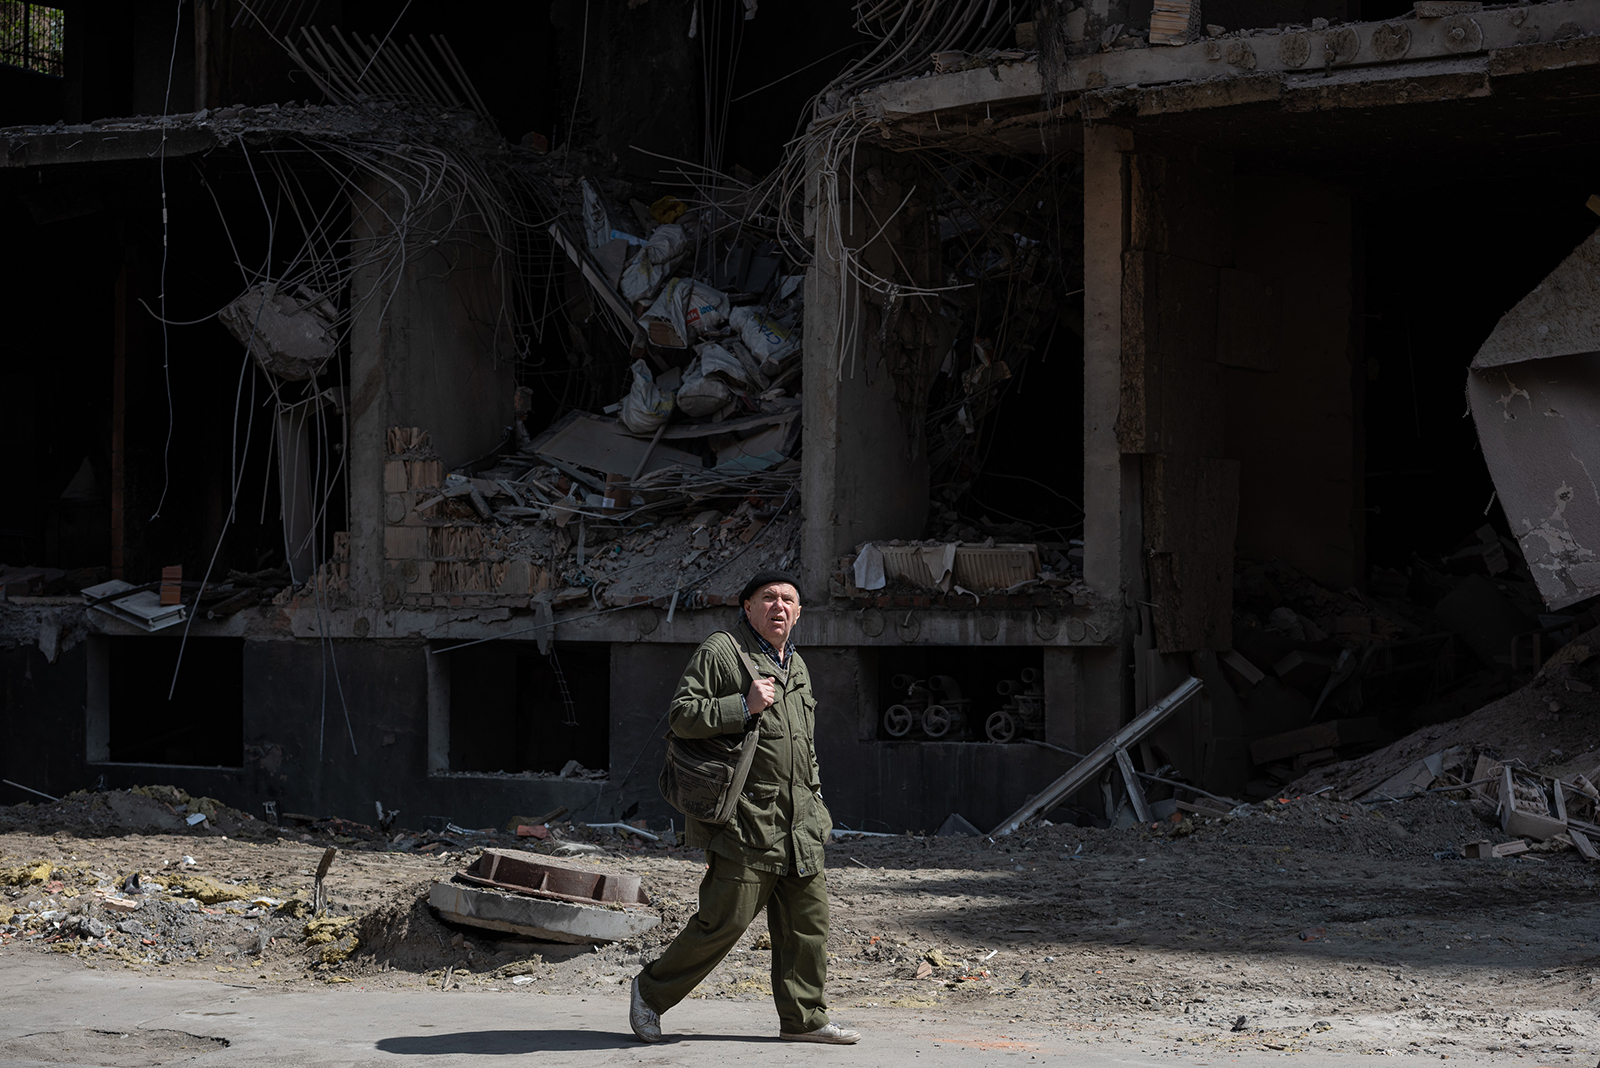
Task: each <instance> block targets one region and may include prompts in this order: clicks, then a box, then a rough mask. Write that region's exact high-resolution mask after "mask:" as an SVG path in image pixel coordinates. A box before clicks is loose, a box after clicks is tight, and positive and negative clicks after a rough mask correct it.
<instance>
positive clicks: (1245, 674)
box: [1222, 649, 1267, 687]
mask: <svg viewBox="0 0 1600 1068" xmlns="http://www.w3.org/2000/svg"><path fill="white" fill-rule="evenodd" d="M1222 662H1223V663H1224V664H1226V665H1228V666H1229V667H1231V668H1232V669H1233V670H1235V671H1237V672H1238V673H1239V675H1240V677H1241V678H1243V679H1244V681H1245V682H1246V683H1248V684H1249V685H1250V686H1252V687H1254V686H1255V685H1256V683H1258V682H1260V681H1261V680H1262V679H1264V678H1266V677H1267V673H1266V672H1264V671H1262V670H1261V669H1260V668H1258V667H1256V666H1255V665H1254V664H1252V663H1250V661H1248V660H1246V659H1245V658H1244V656H1243V654H1241V653H1240V652H1239V651H1238V650H1237V649H1232V650H1229V651H1228V652H1226V653H1224V654H1222Z"/></svg>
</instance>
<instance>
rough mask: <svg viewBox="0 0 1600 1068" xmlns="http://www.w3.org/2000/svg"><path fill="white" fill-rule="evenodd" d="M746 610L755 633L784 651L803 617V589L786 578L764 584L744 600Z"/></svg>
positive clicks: (745, 612) (780, 650)
mask: <svg viewBox="0 0 1600 1068" xmlns="http://www.w3.org/2000/svg"><path fill="white" fill-rule="evenodd" d="M744 614H745V616H746V617H747V618H748V619H749V620H750V625H751V626H752V627H754V628H756V633H757V634H759V635H761V636H762V637H763V638H765V639H767V641H769V642H771V643H772V646H773V648H775V649H777V650H778V651H779V652H782V651H783V647H784V645H786V644H787V643H788V641H789V632H790V631H792V630H794V624H795V621H796V620H797V619H799V618H800V591H799V590H797V589H795V588H794V587H793V586H791V585H789V584H788V583H787V582H774V583H773V584H772V585H770V586H763V587H761V588H760V589H759V590H757V591H756V592H755V595H754V596H753V597H751V598H750V599H749V600H748V601H746V602H745V603H744Z"/></svg>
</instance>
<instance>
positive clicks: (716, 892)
mask: <svg viewBox="0 0 1600 1068" xmlns="http://www.w3.org/2000/svg"><path fill="white" fill-rule="evenodd" d="M706 859H707V860H708V861H709V865H708V866H707V868H706V875H705V878H704V879H702V880H701V881H700V911H699V912H697V913H695V915H694V916H693V917H692V918H691V919H690V920H689V922H688V923H687V924H685V925H684V928H683V930H682V931H679V932H678V937H677V938H674V939H673V940H672V944H671V945H670V946H668V947H667V949H666V952H664V953H662V954H661V956H659V957H657V958H656V959H655V960H653V961H651V962H650V963H649V964H647V965H645V968H644V971H642V972H640V973H639V993H640V994H641V995H643V997H644V1000H645V1003H646V1004H648V1005H649V1006H650V1007H651V1008H652V1009H654V1010H656V1011H657V1012H666V1011H667V1010H668V1009H670V1008H672V1007H673V1006H674V1005H676V1004H677V1003H678V1002H680V1001H682V1000H683V999H684V998H686V997H688V996H689V991H691V990H693V989H694V988H695V987H696V986H698V985H699V984H700V981H701V980H703V979H704V978H705V977H706V976H708V975H710V974H711V970H712V969H713V968H715V967H716V966H717V965H718V964H720V963H721V962H722V958H723V957H726V956H727V955H728V951H729V950H730V949H732V948H733V945H734V943H735V942H737V941H739V936H740V935H742V934H744V932H745V930H746V929H747V928H748V927H749V926H750V923H751V921H753V920H754V919H755V918H756V915H757V914H758V913H759V912H760V911H761V909H762V907H763V906H765V907H766V910H767V930H768V931H769V932H771V934H772V1000H773V1001H774V1002H775V1003H776V1004H777V1006H778V1026H779V1029H780V1030H781V1031H783V1032H785V1033H787V1034H796V1033H799V1032H804V1031H815V1030H816V1029H817V1028H819V1027H823V1026H825V1025H826V1024H827V1023H828V1007H827V1005H826V1004H824V1003H823V993H822V986H823V983H824V982H825V981H826V980H827V976H828V886H827V882H826V881H825V879H824V877H823V875H822V873H820V872H818V873H817V874H815V875H804V876H801V875H774V874H772V873H771V872H767V871H760V870H758V869H756V868H747V867H745V866H744V865H743V864H740V863H739V862H738V861H734V860H729V859H728V858H727V857H723V856H719V855H717V854H715V853H708V854H706Z"/></svg>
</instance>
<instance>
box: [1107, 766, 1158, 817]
mask: <svg viewBox="0 0 1600 1068" xmlns="http://www.w3.org/2000/svg"><path fill="white" fill-rule="evenodd" d="M1116 757H1117V767H1118V769H1119V770H1121V772H1122V784H1123V786H1125V787H1127V790H1128V801H1129V802H1130V803H1131V804H1132V805H1133V815H1134V818H1136V819H1137V820H1138V821H1139V822H1140V823H1149V822H1150V820H1151V818H1152V817H1151V815H1150V802H1148V801H1146V800H1145V797H1144V787H1143V786H1141V785H1140V784H1139V776H1138V775H1137V774H1136V773H1135V772H1134V770H1133V758H1132V757H1130V756H1129V755H1128V751H1127V750H1126V749H1118V750H1117V753H1116Z"/></svg>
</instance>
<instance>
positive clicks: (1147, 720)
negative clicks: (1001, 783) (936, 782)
mask: <svg viewBox="0 0 1600 1068" xmlns="http://www.w3.org/2000/svg"><path fill="white" fill-rule="evenodd" d="M1204 688H1205V687H1204V686H1203V685H1202V684H1201V682H1200V680H1199V679H1197V678H1194V677H1193V676H1190V677H1189V678H1187V679H1185V680H1184V681H1183V683H1182V684H1181V685H1179V686H1178V688H1177V689H1175V690H1173V691H1172V692H1171V693H1169V694H1167V696H1165V697H1163V698H1162V699H1161V700H1159V701H1157V702H1156V703H1155V704H1153V705H1151V706H1150V707H1149V708H1147V709H1145V710H1144V711H1143V712H1141V713H1139V714H1138V715H1137V716H1135V717H1134V718H1133V719H1132V720H1131V721H1130V722H1128V723H1126V724H1124V725H1123V726H1122V727H1121V729H1119V730H1118V731H1117V732H1116V733H1115V734H1113V735H1112V736H1111V737H1110V738H1107V739H1106V740H1105V741H1103V742H1101V743H1100V744H1099V745H1098V746H1097V747H1095V749H1094V751H1093V752H1091V753H1090V754H1089V755H1088V756H1086V757H1084V758H1083V759H1082V760H1080V761H1078V762H1077V763H1076V764H1074V765H1073V766H1072V767H1071V769H1069V770H1068V771H1067V773H1066V774H1065V775H1062V776H1061V777H1060V778H1058V779H1057V780H1056V781H1055V782H1053V783H1051V784H1050V785H1049V786H1047V787H1045V788H1044V789H1043V790H1041V791H1040V792H1039V793H1037V794H1034V795H1033V796H1032V797H1030V798H1028V800H1027V801H1025V802H1023V805H1022V807H1021V808H1019V809H1017V811H1015V812H1013V813H1012V814H1011V815H1009V816H1007V817H1006V818H1005V819H1004V820H1002V821H1001V822H1000V824H999V825H998V826H996V827H995V829H994V831H993V832H991V833H993V834H996V835H1001V834H1010V833H1011V832H1012V831H1014V830H1016V829H1017V828H1018V827H1020V826H1022V825H1023V824H1024V823H1026V822H1027V821H1028V820H1031V819H1033V818H1034V817H1035V816H1037V815H1039V814H1040V813H1042V812H1044V811H1046V810H1047V809H1050V808H1053V807H1055V806H1056V805H1057V804H1059V803H1060V802H1061V801H1062V800H1064V799H1065V798H1067V797H1069V796H1071V795H1072V794H1074V793H1076V792H1077V791H1079V790H1081V789H1082V788H1083V787H1084V786H1086V785H1088V784H1089V782H1090V781H1091V780H1092V779H1093V778H1094V777H1095V776H1096V775H1099V774H1100V769H1101V768H1104V767H1105V766H1106V765H1107V764H1109V763H1110V762H1111V761H1112V760H1114V759H1116V757H1115V754H1116V752H1117V750H1119V749H1126V748H1127V747H1128V746H1130V745H1132V744H1134V743H1135V742H1137V741H1138V740H1139V739H1141V738H1143V737H1144V736H1145V735H1147V734H1149V733H1150V732H1151V731H1153V730H1155V729H1156V728H1157V727H1159V726H1160V725H1161V724H1162V723H1163V722H1165V721H1166V719H1167V717H1168V716H1170V715H1172V713H1173V712H1175V711H1177V710H1178V709H1179V708H1180V707H1181V706H1182V705H1183V704H1184V703H1185V702H1187V701H1188V700H1189V699H1190V698H1191V697H1194V696H1195V695H1196V694H1198V693H1200V691H1201V690H1203V689H1204Z"/></svg>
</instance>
